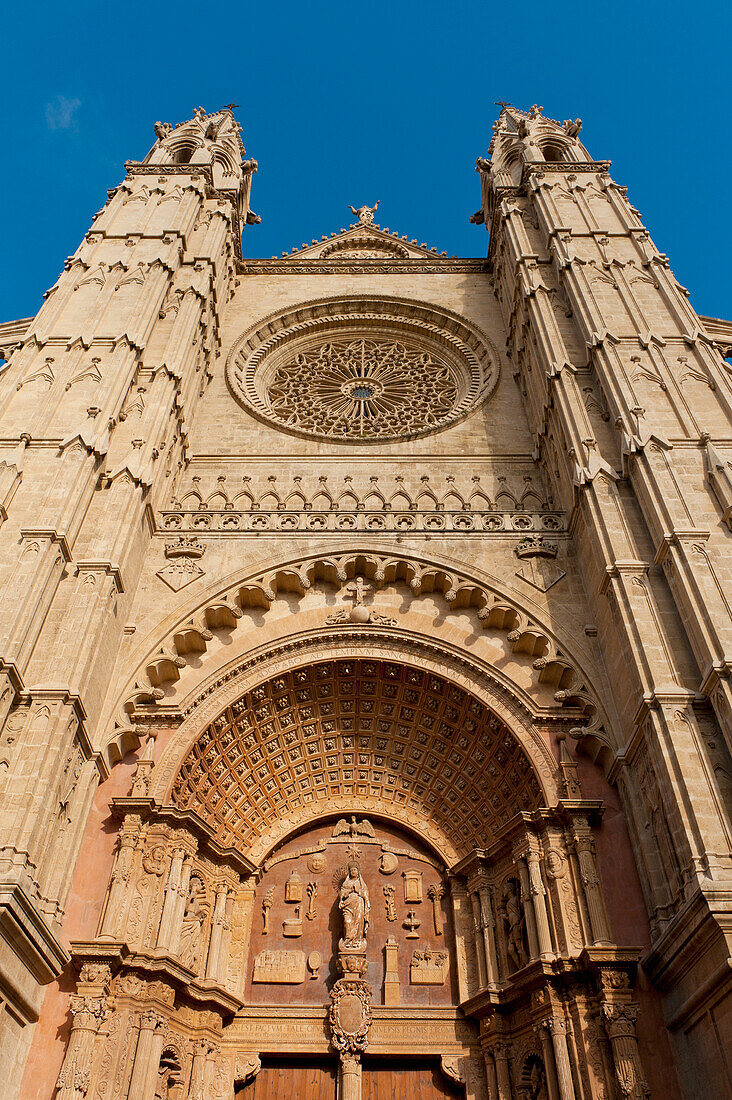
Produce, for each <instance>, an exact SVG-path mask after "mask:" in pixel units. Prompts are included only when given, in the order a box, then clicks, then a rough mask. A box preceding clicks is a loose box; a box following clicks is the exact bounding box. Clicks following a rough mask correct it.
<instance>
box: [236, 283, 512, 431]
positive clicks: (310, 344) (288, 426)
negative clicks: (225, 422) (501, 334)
mask: <svg viewBox="0 0 732 1100" xmlns="http://www.w3.org/2000/svg"><path fill="white" fill-rule="evenodd" d="M226 378H227V381H228V384H229V388H230V389H231V392H232V394H233V395H234V397H235V398H236V399H237V401H239V402H240V404H241V405H243V406H244V408H246V409H247V410H248V411H249V412H250V413H252V414H254V415H255V416H257V417H258V418H259V419H261V420H264V421H265V422H267V423H269V424H270V425H273V426H274V427H276V428H279V429H281V430H285V431H288V432H293V433H294V434H297V435H302V436H308V437H310V438H315V439H328V440H332V441H337V442H341V443H366V444H368V443H376V442H385V441H388V440H399V439H410V438H414V437H415V436H420V435H425V434H427V433H428V432H433V431H439V430H441V429H443V428H446V427H448V426H449V425H450V424H454V423H456V422H457V421H458V420H460V419H462V418H463V417H465V416H467V415H468V414H469V413H470V412H472V411H473V410H474V409H475V408H477V406H478V405H479V404H480V403H481V402H482V401H484V400H485V399H486V398H487V397H488V396H489V395H490V394H491V393H492V391H493V390H494V388H495V385H496V383H497V381H498V359H497V355H496V353H495V351H494V349H493V348H492V347H491V346H490V344H489V342H488V340H487V339H486V337H485V336H484V335H483V334H482V333H480V332H478V331H477V330H476V329H475V328H474V327H472V326H469V325H468V324H467V323H466V322H465V321H464V320H463V319H462V318H460V317H459V316H458V315H457V314H453V313H451V312H449V311H447V310H443V309H438V308H437V307H434V306H428V305H423V304H422V303H417V302H406V301H402V300H398V299H390V298H351V297H344V298H338V299H328V300H323V301H317V302H312V303H307V304H306V305H304V306H300V307H297V308H295V309H291V310H286V311H283V312H281V313H279V314H273V315H271V316H270V317H267V318H265V319H264V320H263V321H261V322H259V323H258V324H257V325H256V326H255V327H254V328H253V329H251V330H250V331H249V332H247V333H245V334H244V335H243V336H242V337H241V338H240V339H239V340H238V341H237V343H236V344H235V345H234V347H233V348H232V351H231V352H230V354H229V358H228V361H227V366H226Z"/></svg>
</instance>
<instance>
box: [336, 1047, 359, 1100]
mask: <svg viewBox="0 0 732 1100" xmlns="http://www.w3.org/2000/svg"><path fill="white" fill-rule="evenodd" d="M338 1100H361V1057H360V1055H358V1054H341V1057H340V1060H339V1062H338Z"/></svg>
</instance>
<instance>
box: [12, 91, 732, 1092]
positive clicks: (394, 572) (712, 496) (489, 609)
mask: <svg viewBox="0 0 732 1100" xmlns="http://www.w3.org/2000/svg"><path fill="white" fill-rule="evenodd" d="M580 132H581V123H580V121H579V120H568V121H567V122H565V123H559V122H555V121H553V120H551V119H548V118H546V117H545V116H544V115H543V113H542V111H541V109H540V108H538V107H534V108H532V109H531V110H530V111H528V112H521V111H518V110H515V109H514V108H511V107H505V108H504V109H503V110H502V111H501V115H500V118H499V120H498V122H497V124H496V127H495V131H494V136H493V140H492V142H491V148H490V153H489V158H482V157H481V158H479V159H478V162H477V166H476V167H477V170H478V176H479V181H480V188H481V208H480V210H479V211H478V213H477V214H476V215H474V221H475V222H476V223H477V224H478V225H480V224H484V225H485V226H486V227H488V228H489V229H490V238H489V255H488V257H487V259H470V260H462V259H456V258H448V257H445V256H441V255H438V254H437V253H436V252H435V251H433V250H431V249H429V248H428V247H427V246H426V245H419V244H417V243H416V242H414V241H412V242H409V241H406V240H405V239H404V238H402V237H400V236H399V235H398V234H396V233H392V232H391V231H389V230H387V229H384V228H382V227H380V226H379V225H377V224H376V222H375V216H376V206H368V205H364V206H361V207H359V208H357V209H356V208H352V209H353V214H354V216H355V218H356V219H357V221H356V222H355V224H354V225H352V226H351V227H350V228H348V229H346V230H344V231H341V232H340V233H334V234H333V235H332V236H331V237H328V238H327V239H324V240H322V241H320V242H313V243H312V244H311V245H307V246H303V247H302V248H300V249H295V250H294V251H293V253H292V254H290V255H289V256H287V257H283V258H282V259H280V260H277V259H272V260H249V259H247V260H246V261H245V260H243V259H242V255H241V240H240V234H241V230H242V227H244V226H245V225H246V226H252V225H253V224H254V223H256V221H257V216H256V215H255V214H254V213H253V211H252V210H251V206H250V198H251V187H252V179H253V176H254V173H255V172H256V169H257V164H256V161H254V160H251V159H244V157H245V154H244V148H243V145H242V143H241V138H240V132H239V128H238V126H237V124H236V121H235V119H234V116H233V114H232V111H231V109H230V108H223V109H222V110H220V111H216V112H214V113H212V114H208V113H206V112H205V111H204V110H203V109H201V108H199V109H197V110H196V112H195V113H194V116H193V118H191V119H189V120H187V121H186V122H184V123H182V124H180V125H178V126H172V125H169V124H165V123H157V124H156V126H155V133H156V138H157V140H156V143H155V145H154V146H153V148H152V149H151V151H150V154H149V155H148V157H147V158H146V159H145V161H143V162H140V163H129V164H128V165H127V166H126V174H125V178H124V180H123V181H122V183H121V184H120V185H119V186H118V187H117V188H115V189H114V190H113V191H111V192H110V194H109V199H108V202H107V203H106V204H105V206H104V208H103V209H102V210H101V211H100V212H99V213H98V214H97V215H96V217H95V219H94V221H93V224H92V226H91V229H90V231H89V233H88V234H87V235H86V236H85V238H84V240H83V241H82V242H81V244H80V246H79V248H78V249H77V251H76V252H75V253H74V255H73V256H72V257H70V258H69V260H68V261H67V263H66V265H65V267H64V270H63V272H62V273H61V275H60V277H59V279H58V281H57V283H56V284H55V286H54V287H52V288H51V290H50V291H49V292H48V295H47V296H46V300H45V302H44V305H43V307H42V309H41V310H40V312H39V314H38V315H37V316H36V317H35V318H31V319H25V320H23V321H18V322H7V323H5V324H3V325H0V344H2V347H3V348H4V349H5V353H6V355H7V356H8V366H7V368H6V369H5V370H4V371H3V374H2V377H1V378H0V391H1V392H0V397H2V401H1V402H0V408H1V409H2V411H1V412H0V421H1V422H2V429H1V430H0V592H1V593H2V601H3V615H2V618H1V620H0V662H1V663H0V794H1V795H2V798H1V799H0V931H2V936H1V937H0V940H1V942H2V949H1V950H0V984H2V990H3V998H4V1004H5V1006H6V1008H5V1011H4V1012H3V1014H2V1017H0V1029H1V1030H0V1051H1V1052H2V1053H1V1054H0V1070H2V1071H3V1080H4V1081H7V1082H11V1086H10V1088H11V1092H10V1093H9V1100H14V1097H15V1096H21V1097H25V1096H38V1097H47V1096H50V1095H52V1093H53V1091H54V1087H55V1088H56V1090H57V1096H59V1097H62V1098H63V1100H71V1098H72V1097H73V1098H74V1100H76V1097H78V1096H79V1095H82V1094H83V1095H87V1096H91V1095H93V1096H95V1098H96V1100H112V1097H117V1096H124V1095H127V1094H128V1093H129V1094H130V1095H133V1094H134V1095H135V1096H138V1095H139V1096H146V1097H147V1096H150V1097H152V1096H153V1095H160V1096H166V1095H167V1096H169V1095H178V1094H180V1095H190V1096H199V1095H206V1096H209V1095H210V1096H211V1097H213V1098H215V1100H223V1097H228V1096H230V1095H232V1092H233V1090H234V1087H235V1083H236V1087H239V1086H240V1085H241V1084H242V1083H243V1082H244V1081H246V1080H251V1079H252V1078H253V1077H255V1076H256V1074H257V1073H258V1072H259V1069H260V1067H261V1066H262V1064H263V1062H262V1060H263V1059H266V1058H267V1057H268V1055H275V1054H278V1055H282V1054H287V1053H291V1054H295V1053H301V1054H303V1053H304V1054H310V1055H318V1056H323V1055H325V1054H326V1053H327V1052H328V1051H329V1050H330V1051H331V1054H332V1052H333V1044H334V1042H335V1044H336V1046H337V1045H338V1044H339V1043H340V1047H339V1049H340V1051H341V1053H342V1056H343V1058H349V1059H351V1061H352V1062H353V1060H354V1059H355V1060H356V1061H357V1059H358V1057H360V1053H361V1052H362V1051H363V1049H364V1047H366V1051H367V1056H368V1053H369V1052H371V1053H375V1054H378V1055H381V1056H399V1057H404V1056H405V1055H408V1056H412V1057H415V1058H416V1057H430V1058H432V1059H433V1064H435V1065H437V1064H442V1066H443V1070H444V1072H445V1074H447V1075H448V1076H449V1077H450V1078H451V1079H452V1080H453V1082H455V1081H459V1082H463V1081H464V1083H465V1089H466V1095H467V1096H468V1097H470V1098H473V1100H481V1098H483V1097H486V1096H491V1095H501V1096H506V1097H508V1096H510V1095H511V1094H512V1092H513V1093H514V1094H515V1095H527V1096H534V1095H542V1094H543V1092H542V1090H545V1091H546V1092H547V1093H548V1094H549V1095H561V1096H562V1097H570V1098H571V1097H573V1096H575V1095H576V1089H577V1088H580V1087H581V1091H582V1094H583V1095H587V1096H597V1097H601V1096H611V1095H615V1094H616V1093H622V1094H623V1095H625V1096H632V1097H637V1098H638V1100H640V1098H641V1097H643V1096H645V1095H647V1090H650V1094H651V1095H654V1096H656V1095H664V1096H667V1097H669V1100H671V1098H675V1097H682V1096H683V1097H687V1098H691V1097H694V1096H698V1095H705V1096H707V1095H708V1096H722V1095H725V1089H728V1082H727V1080H726V1077H725V1076H724V1069H723V1067H724V1052H725V1049H727V1048H729V1047H730V1046H732V1035H731V1034H730V1031H729V1021H730V1019H731V1018H732V1012H731V1011H730V995H731V994H730V989H729V977H728V975H729V972H730V970H729V948H728V941H729V915H730V909H731V907H732V866H731V861H730V844H731V837H732V824H731V823H730V804H731V803H732V757H731V750H732V698H731V696H730V676H729V673H730V670H731V669H732V610H731V609H730V603H729V597H728V593H729V592H730V591H732V567H731V566H730V555H729V546H728V542H729V537H730V536H729V524H730V515H731V514H732V474H731V473H730V471H731V470H732V450H731V449H730V446H729V441H730V436H731V434H732V433H731V431H730V419H731V415H732V386H731V379H730V373H729V369H728V365H727V364H726V363H725V360H724V359H723V355H728V354H729V351H730V348H732V325H730V323H728V322H725V321H721V320H714V319H708V318H700V317H699V316H698V315H697V314H696V313H695V312H694V311H693V309H692V308H691V306H690V305H689V302H688V300H687V296H686V294H685V292H684V291H683V288H681V287H680V286H679V284H678V283H677V282H676V280H675V278H674V277H673V275H672V273H671V270H670V268H669V265H668V260H667V259H666V257H665V255H663V254H662V253H660V252H658V250H657V249H656V246H655V244H654V243H653V241H652V240H651V238H650V236H649V234H648V232H647V230H646V229H645V227H644V226H643V224H642V222H641V220H640V217H639V215H638V212H637V211H636V210H635V209H634V208H633V207H632V206H631V205H630V204H629V202H628V199H627V197H626V194H625V190H624V188H622V187H620V186H618V185H617V184H616V183H615V182H614V181H613V179H612V178H611V176H610V175H609V165H608V163H607V162H603V161H595V160H593V158H592V157H591V156H590V154H589V152H588V150H587V149H586V147H585V146H584V144H583V143H582V141H581V138H580ZM376 205H377V206H378V205H379V204H376ZM246 232H247V233H252V230H251V229H249V228H247V230H246ZM476 232H477V231H476ZM484 239H485V238H484ZM250 241H251V243H250V245H249V247H248V249H247V251H248V252H251V251H252V249H253V247H255V245H256V238H255V237H254V236H252V237H250ZM353 861H356V863H357V865H358V867H359V868H360V872H359V873H360V874H361V875H362V878H363V882H364V883H365V884H366V886H367V887H368V896H369V898H370V911H369V913H368V918H367V923H368V928H367V929H364V934H363V937H362V940H361V941H359V946H358V948H357V949H356V948H352V949H346V948H345V947H344V948H343V949H342V950H340V951H339V946H338V945H339V940H340V939H341V938H342V931H343V929H342V914H341V911H340V909H339V908H338V904H337V897H338V890H339V889H340V884H341V883H342V881H343V877H344V874H345V872H344V870H343V869H344V867H347V866H348V865H349V862H353ZM295 866H296V870H297V877H296V878H293V877H292V872H293V868H294V867H295ZM405 872H409V874H408V875H407V877H406V878H405V877H402V876H403V875H404V873H405ZM288 881H289V887H288V886H287V883H288ZM357 916H358V921H359V922H361V921H362V919H365V918H364V914H362V913H361V912H360V910H359V913H358V914H357ZM354 919H355V918H354ZM359 927H360V925H359ZM349 950H350V954H349ZM70 959H71V960H72V961H71V962H70V961H69V960H70ZM639 961H640V962H641V963H642V967H641V968H639V967H638V962H639ZM339 965H340V970H339V969H338V967H339ZM349 967H351V968H352V969H350V970H349V969H348V968H349ZM336 981H338V982H339V983H343V984H342V985H340V984H339V986H338V987H337V990H336V994H335V1001H334V1003H336V1009H337V1010H336V1012H335V1015H334V1016H331V1017H329V1016H328V1013H327V1006H328V1005H329V1002H330V1001H331V999H332V998H333V990H334V989H336V986H335V983H336ZM356 989H357V990H360V993H359V994H358V996H359V997H360V998H361V999H360V1000H359V1001H358V1004H356V1002H355V1001H354V1000H353V997H354V993H353V991H354V990H356ZM342 990H345V992H343V993H342V995H341V991H342ZM368 991H370V992H368ZM348 998H351V1000H349V999H348ZM338 1003H340V1008H338ZM349 1006H350V1009H351V1010H353V1011H351V1012H350V1015H349ZM497 1007H498V1009H499V1010H498V1011H496V1009H497ZM339 1012H340V1018H339ZM339 1019H340V1022H339ZM334 1020H335V1024H333V1021H334ZM334 1026H335V1030H333V1027H334ZM438 1060H441V1063H440V1062H439V1061H438ZM353 1064H354V1065H355V1062H354V1063H353ZM349 1065H350V1067H351V1069H353V1065H351V1063H349ZM344 1066H345V1062H343V1063H342V1067H341V1068H342V1069H343V1067H344ZM344 1072H345V1071H344ZM358 1081H360V1077H359V1076H358V1074H357V1073H355V1071H354V1072H353V1073H351V1075H350V1077H349V1082H350V1084H349V1088H351V1087H354V1088H355V1087H357V1085H354V1082H358Z"/></svg>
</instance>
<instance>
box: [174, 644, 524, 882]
mask: <svg viewBox="0 0 732 1100" xmlns="http://www.w3.org/2000/svg"><path fill="white" fill-rule="evenodd" d="M171 796H172V798H171V801H172V803H173V805H175V806H176V807H178V808H179V809H182V810H194V811H195V812H196V813H197V814H198V816H199V817H201V818H202V819H203V820H204V821H205V822H206V824H207V825H209V827H210V828H211V829H212V831H213V832H214V833H215V835H216V836H217V838H218V840H219V843H220V844H221V845H222V847H224V848H228V847H232V846H234V847H236V848H238V849H239V850H240V851H242V852H246V854H247V855H248V857H249V858H250V859H251V860H252V862H254V863H258V862H259V861H260V859H261V857H262V855H263V847H264V846H265V845H268V844H271V835H272V833H273V832H274V834H275V835H277V833H278V832H279V831H280V830H281V828H282V827H283V824H284V825H285V827H289V828H292V827H294V826H297V825H298V824H300V823H301V822H302V821H303V820H307V819H308V818H312V817H313V816H317V815H318V814H324V813H327V812H329V811H332V810H334V809H337V810H344V811H345V810H348V811H350V812H360V813H370V814H373V813H378V814H380V815H383V816H384V817H392V816H395V817H397V818H399V819H400V820H403V821H407V822H410V823H411V824H412V825H413V826H414V827H417V828H419V829H420V830H422V831H424V832H425V833H426V834H427V835H428V836H432V834H434V836H435V839H437V838H439V839H440V841H441V843H440V848H441V849H442V850H443V851H445V852H446V854H447V855H448V857H449V858H451V859H453V860H454V859H455V858H459V857H460V856H461V855H465V854H466V853H467V852H468V851H470V850H472V849H473V848H475V847H480V846H483V845H485V844H487V843H488V842H489V840H490V838H491V837H492V836H493V835H494V834H495V833H496V832H497V831H498V830H499V829H500V828H501V827H502V826H503V825H505V823H506V822H507V821H508V820H509V818H510V817H512V816H513V815H514V814H516V813H517V812H519V811H531V810H533V809H535V808H537V807H538V806H539V805H540V804H542V803H543V801H544V794H543V792H542V789H541V785H540V783H539V781H538V779H537V776H536V774H535V772H534V769H533V767H532V764H531V760H530V758H529V756H528V755H527V753H526V752H525V751H524V749H523V748H522V746H521V744H520V743H519V741H518V740H517V738H516V737H515V736H514V735H513V733H512V732H511V731H510V730H509V729H508V727H507V726H506V725H505V724H504V723H503V722H502V721H501V720H500V719H499V718H498V717H497V715H496V714H495V713H494V712H493V711H491V710H489V709H488V708H487V707H486V706H485V704H484V703H482V702H481V701H480V700H479V699H478V698H476V697H475V696H474V695H472V694H470V693H469V692H467V691H466V690H464V688H462V687H460V686H458V685H457V684H455V683H451V682H450V680H448V679H447V678H445V677H444V676H442V675H438V674H437V673H435V672H430V671H427V670H426V669H423V668H420V667H419V666H418V665H417V663H416V662H415V663H412V664H410V665H406V664H403V663H401V662H399V661H396V660H385V659H374V658H372V657H361V658H354V657H343V658H338V659H333V658H331V659H329V660H321V661H317V662H314V663H312V664H309V665H304V666H302V667H299V668H295V669H288V670H287V671H286V672H282V673H278V674H277V675H275V676H272V677H270V678H269V679H267V680H265V681H264V682H262V683H259V684H258V685H257V686H256V687H254V688H252V689H251V690H250V691H247V692H246V693H245V694H244V695H243V696H242V697H241V698H240V699H238V700H237V701H236V702H234V703H233V704H231V705H230V706H227V707H226V709H225V710H224V711H223V712H222V713H221V714H220V715H218V716H217V717H216V718H215V719H214V720H213V722H211V723H209V724H208V725H207V726H206V728H205V729H204V730H203V731H202V732H201V734H200V736H199V737H198V738H197V740H196V742H195V743H194V745H193V746H192V747H191V748H190V749H189V750H188V753H187V754H186V757H185V759H184V760H183V762H182V764H181V766H180V769H179V771H178V774H177V776H176V778H175V780H174V783H173V787H172V791H171Z"/></svg>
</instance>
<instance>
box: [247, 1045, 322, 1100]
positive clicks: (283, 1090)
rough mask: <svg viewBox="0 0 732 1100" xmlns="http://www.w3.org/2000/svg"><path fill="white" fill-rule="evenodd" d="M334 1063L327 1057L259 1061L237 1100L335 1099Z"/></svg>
mask: <svg viewBox="0 0 732 1100" xmlns="http://www.w3.org/2000/svg"><path fill="white" fill-rule="evenodd" d="M337 1069H338V1063H337V1062H336V1060H335V1059H334V1058H333V1059H330V1058H298V1057H292V1058H290V1057H286V1058H267V1057H266V1056H265V1057H263V1058H262V1068H261V1070H260V1071H259V1073H258V1074H257V1076H256V1077H255V1078H254V1080H253V1081H250V1082H248V1083H247V1084H246V1085H244V1087H243V1088H240V1089H239V1090H238V1091H237V1092H236V1094H235V1095H236V1098H237V1100H336V1078H337Z"/></svg>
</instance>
